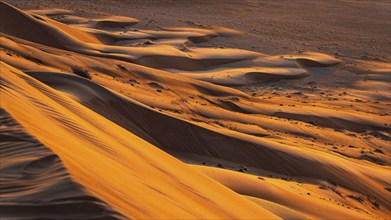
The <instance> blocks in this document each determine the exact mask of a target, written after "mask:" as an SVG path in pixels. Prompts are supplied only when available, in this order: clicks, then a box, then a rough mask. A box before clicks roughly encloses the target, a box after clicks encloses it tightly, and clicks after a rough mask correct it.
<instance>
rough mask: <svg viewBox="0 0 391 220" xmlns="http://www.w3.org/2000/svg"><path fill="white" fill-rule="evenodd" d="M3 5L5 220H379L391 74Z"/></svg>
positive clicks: (342, 60)
mask: <svg viewBox="0 0 391 220" xmlns="http://www.w3.org/2000/svg"><path fill="white" fill-rule="evenodd" d="M75 4H76V3H75ZM197 4H198V3H197ZM0 6H1V13H0V18H1V26H0V32H1V34H0V38H1V40H0V55H1V62H0V64H1V75H0V77H1V84H0V86H1V87H0V88H1V90H0V91H1V109H0V121H1V145H0V152H1V165H0V180H1V183H0V216H1V218H2V219H3V218H4V219H388V218H389V216H390V215H391V172H390V165H391V161H390V159H391V157H390V155H391V149H390V146H391V116H390V105H391V102H390V93H389V91H390V89H391V88H390V83H389V80H390V64H389V63H387V62H383V61H382V60H363V59H359V58H357V57H348V56H339V57H334V56H332V55H329V54H324V53H319V52H304V53H295V54H293V53H292V54H279V55H268V54H265V53H259V52H253V51H249V50H244V49H236V48H226V47H219V46H217V45H215V44H216V42H219V41H217V40H221V39H227V38H228V37H235V38H238V39H240V37H241V35H243V34H244V33H242V32H240V31H237V30H233V29H230V28H225V27H218V26H214V25H202V24H199V23H196V22H189V21H186V22H184V23H186V24H187V25H186V27H173V26H169V25H167V26H165V27H160V28H152V27H150V26H144V27H143V26H142V24H139V23H143V20H142V19H136V18H131V17H126V16H119V15H118V16H117V15H115V16H114V15H107V14H102V13H101V14H99V13H96V14H94V13H92V12H88V10H87V11H84V12H82V11H72V10H69V9H68V8H64V9H63V8H60V7H53V8H49V9H47V8H46V9H34V10H21V9H19V8H17V7H15V6H13V5H11V4H8V3H5V2H2V1H0ZM151 23H153V21H149V22H148V24H151ZM142 27H143V28H142ZM374 88H375V89H374ZM298 201H300V202H298Z"/></svg>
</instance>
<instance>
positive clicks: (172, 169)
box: [1, 63, 277, 219]
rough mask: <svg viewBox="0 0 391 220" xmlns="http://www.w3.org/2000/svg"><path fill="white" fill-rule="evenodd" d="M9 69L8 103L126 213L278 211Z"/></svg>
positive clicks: (244, 214) (91, 187) (90, 186)
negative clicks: (252, 199) (220, 182)
mask: <svg viewBox="0 0 391 220" xmlns="http://www.w3.org/2000/svg"><path fill="white" fill-rule="evenodd" d="M2 71H4V72H3V74H2V76H1V77H2V87H1V88H2V105H3V106H2V107H3V108H4V109H5V110H7V111H8V112H10V113H11V114H12V116H13V117H14V118H15V119H16V120H17V121H18V122H19V123H21V124H22V125H23V126H24V127H25V128H26V130H27V131H28V132H29V133H31V134H32V135H34V137H36V138H37V139H38V140H39V141H40V142H42V143H43V144H44V145H45V146H47V147H49V148H50V149H51V150H53V152H55V153H56V154H57V155H58V156H59V157H60V158H61V159H62V161H63V163H64V165H65V167H67V168H68V170H69V172H70V173H71V174H72V176H73V178H75V180H76V181H78V182H80V183H81V184H82V185H83V186H85V187H86V189H87V190H88V191H90V192H91V193H93V194H94V195H96V196H97V197H98V198H101V199H103V200H104V201H106V202H107V203H108V204H109V205H110V206H112V207H114V208H115V209H117V210H118V211H119V212H121V213H122V214H124V215H125V216H127V217H129V218H132V217H136V218H239V217H240V218H247V219H248V218H259V217H260V216H262V217H264V218H269V219H270V218H277V216H275V215H273V214H271V213H270V212H268V211H266V210H264V209H262V208H261V207H259V206H257V205H256V204H254V203H252V202H250V201H248V200H246V199H245V198H241V197H239V196H238V195H236V194H235V193H233V192H232V191H230V190H228V189H227V188H225V187H223V186H222V185H220V184H218V183H217V182H215V181H212V180H211V179H209V178H207V177H206V176H204V175H202V174H200V173H198V172H197V171H194V170H193V169H192V168H190V167H188V166H186V165H184V164H183V163H182V162H180V161H178V160H176V159H175V158H173V157H171V156H169V155H168V154H166V153H164V152H162V151H161V150H158V149H157V148H156V147H154V146H152V145H150V144H148V143H147V142H145V141H143V140H142V139H140V138H138V137H137V136H135V135H133V134H131V133H129V132H127V131H126V130H124V129H122V128H121V127H119V126H117V125H115V124H114V123H112V122H110V121H108V120H107V119H105V118H103V117H102V116H99V115H97V114H96V113H94V112H92V111H91V110H89V109H87V108H85V107H83V106H81V105H80V104H78V103H76V102H75V101H73V100H71V99H70V98H68V97H67V96H65V95H63V94H61V93H58V92H56V91H54V90H53V89H51V88H49V87H47V86H45V85H44V84H42V83H40V82H38V81H37V80H34V79H32V78H31V77H29V76H27V75H26V74H24V73H22V72H20V71H18V70H16V69H14V68H12V67H10V66H8V65H7V64H4V63H2ZM48 128H50V129H48ZM162 203H164V206H162Z"/></svg>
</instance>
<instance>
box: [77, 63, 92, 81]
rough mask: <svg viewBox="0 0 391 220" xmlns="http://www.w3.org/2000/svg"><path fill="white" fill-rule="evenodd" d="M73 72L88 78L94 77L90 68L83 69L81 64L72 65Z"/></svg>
mask: <svg viewBox="0 0 391 220" xmlns="http://www.w3.org/2000/svg"><path fill="white" fill-rule="evenodd" d="M72 72H73V73H75V74H77V75H79V76H81V77H83V78H86V79H92V76H91V74H90V72H89V71H88V70H85V69H83V68H82V67H80V66H74V67H72Z"/></svg>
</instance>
